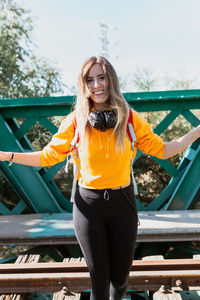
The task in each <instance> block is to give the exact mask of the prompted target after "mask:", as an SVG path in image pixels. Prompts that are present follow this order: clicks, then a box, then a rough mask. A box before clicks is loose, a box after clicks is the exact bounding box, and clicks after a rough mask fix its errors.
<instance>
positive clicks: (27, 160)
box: [0, 151, 42, 167]
mask: <svg viewBox="0 0 200 300" xmlns="http://www.w3.org/2000/svg"><path fill="white" fill-rule="evenodd" d="M41 152H42V151H37V152H27V153H18V152H17V153H16V152H3V151H0V161H12V162H14V163H16V164H22V165H27V166H32V167H36V166H38V167H40V166H41V158H40V157H41ZM12 157H13V158H12ZM11 158H12V160H11Z"/></svg>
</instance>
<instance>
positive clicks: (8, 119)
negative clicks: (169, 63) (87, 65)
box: [0, 90, 200, 299]
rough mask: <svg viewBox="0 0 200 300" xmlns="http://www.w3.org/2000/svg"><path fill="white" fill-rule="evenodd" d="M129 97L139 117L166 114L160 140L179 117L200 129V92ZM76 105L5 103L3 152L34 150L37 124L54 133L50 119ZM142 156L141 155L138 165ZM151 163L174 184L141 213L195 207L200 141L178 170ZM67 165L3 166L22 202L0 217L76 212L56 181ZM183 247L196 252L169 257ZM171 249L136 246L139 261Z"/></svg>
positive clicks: (1, 108) (0, 128)
mask: <svg viewBox="0 0 200 300" xmlns="http://www.w3.org/2000/svg"><path fill="white" fill-rule="evenodd" d="M124 97H125V99H126V100H127V101H128V103H129V104H130V105H131V107H133V108H134V109H135V110H136V111H138V112H155V111H158V112H163V111H165V112H166V113H165V114H163V115H164V117H163V119H162V120H161V121H160V123H159V124H158V125H157V126H156V127H155V129H154V131H155V132H156V133H157V134H158V135H160V134H162V133H163V132H164V131H165V130H166V129H167V128H168V127H169V126H173V121H174V120H175V119H176V118H177V117H178V116H180V115H181V116H182V117H183V118H185V119H186V120H187V121H188V122H189V123H190V124H191V125H192V126H194V127H195V126H197V125H199V124H200V120H199V118H198V117H197V116H196V114H195V111H197V110H200V90H183V91H181V90H180V91H163V92H142V93H125V94H124ZM74 100H75V99H74V97H73V96H64V97H47V98H23V99H21V98H18V99H0V150H2V151H13V152H30V151H33V148H32V145H31V143H30V141H29V140H28V138H27V133H28V132H29V131H30V129H31V128H32V127H33V126H34V125H35V124H36V123H37V124H40V125H42V126H43V127H44V128H46V129H47V130H48V131H49V132H51V133H52V134H54V133H55V132H56V131H57V129H58V128H57V127H56V126H55V125H54V124H53V123H52V122H51V118H50V117H53V116H65V115H67V114H69V113H70V112H71V111H72V105H73V103H74ZM19 120H20V122H19ZM152 125H153V124H152ZM140 155H141V153H140V151H138V153H137V156H136V159H135V160H137V159H138V158H139V157H140ZM152 158H153V159H154V160H155V161H156V162H157V163H158V164H160V165H161V167H162V168H163V169H165V170H166V172H167V173H168V174H169V175H170V178H171V179H170V181H169V184H168V186H167V187H166V188H165V189H164V190H163V191H162V192H161V193H160V194H159V195H158V196H157V197H156V198H155V199H153V200H152V202H151V203H149V204H148V205H147V206H144V205H143V204H142V203H141V202H140V201H139V200H138V199H137V206H138V209H139V210H154V211H155V210H156V211H157V210H176V209H180V210H184V209H192V208H194V207H196V205H197V203H198V201H199V200H200V175H199V171H200V139H198V140H197V141H196V142H194V143H193V144H192V145H191V146H190V147H188V149H186V151H184V154H183V157H182V159H181V161H180V163H179V165H178V167H175V166H174V165H172V164H171V163H170V162H169V161H168V160H159V159H157V158H155V157H152ZM64 164H65V162H62V163H59V164H57V165H55V166H53V167H50V168H40V167H28V166H23V165H17V164H12V166H9V164H8V162H0V171H1V173H2V174H3V176H4V177H5V178H6V180H7V181H8V182H9V184H10V185H11V186H12V188H13V189H14V190H15V192H16V194H17V197H18V201H17V202H16V205H15V207H12V208H9V207H8V206H6V205H5V203H4V202H0V214H2V215H16V214H21V213H23V212H24V210H25V209H26V210H28V212H30V213H59V212H71V211H72V203H70V201H69V200H68V199H66V197H65V196H64V195H63V193H62V192H61V190H60V189H59V188H58V186H57V184H56V183H55V181H54V179H53V178H54V176H55V175H56V174H57V173H58V172H59V171H60V169H61V168H62V167H63V165H64ZM38 195H39V196H38ZM183 247H184V249H185V251H186V252H187V253H188V255H192V254H195V253H196V252H195V249H194V248H193V247H191V245H189V246H188V245H183V244H180V243H179V244H178V243H176V244H175V243H174V244H173V251H171V252H170V254H166V255H165V257H166V258H167V257H168V258H169V257H176V256H177V253H178V252H180V249H181V251H182V249H183ZM167 248H169V245H165V244H164V243H163V244H161V243H159V244H156V243H155V244H154V245H153V246H151V247H150V246H148V247H146V246H145V244H144V243H140V244H138V245H137V247H136V258H140V257H142V256H144V255H152V254H160V253H161V252H164V253H166V249H167ZM73 251H74V252H73ZM198 252H199V251H198ZM74 253H75V255H76V251H75V250H74V249H72V250H71V254H72V255H74ZM58 259H59V258H58ZM145 299H146V298H145Z"/></svg>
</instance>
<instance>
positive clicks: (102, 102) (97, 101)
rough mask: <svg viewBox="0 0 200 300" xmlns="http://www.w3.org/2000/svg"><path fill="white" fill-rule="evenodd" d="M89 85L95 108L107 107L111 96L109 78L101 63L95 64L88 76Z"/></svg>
mask: <svg viewBox="0 0 200 300" xmlns="http://www.w3.org/2000/svg"><path fill="white" fill-rule="evenodd" d="M86 83H87V87H88V89H89V91H90V98H91V100H92V101H93V107H94V108H95V110H102V109H104V108H106V106H107V105H106V104H107V103H106V102H107V100H108V98H109V91H108V80H107V78H106V75H105V74H104V72H103V68H102V66H101V65H100V64H99V63H96V64H94V65H93V66H92V67H91V68H90V71H89V73H88V76H87V78H86Z"/></svg>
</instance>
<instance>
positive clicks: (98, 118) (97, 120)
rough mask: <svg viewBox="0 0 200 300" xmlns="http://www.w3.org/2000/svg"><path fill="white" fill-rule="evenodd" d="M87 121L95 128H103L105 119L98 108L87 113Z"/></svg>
mask: <svg viewBox="0 0 200 300" xmlns="http://www.w3.org/2000/svg"><path fill="white" fill-rule="evenodd" d="M89 122H90V124H91V126H92V127H94V128H96V129H101V130H105V126H106V121H105V116H104V113H103V112H102V111H100V110H96V111H91V112H90V114H89Z"/></svg>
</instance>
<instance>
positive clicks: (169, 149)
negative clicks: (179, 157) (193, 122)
mask: <svg viewBox="0 0 200 300" xmlns="http://www.w3.org/2000/svg"><path fill="white" fill-rule="evenodd" d="M199 137H200V125H199V126H197V127H196V128H194V129H192V130H191V131H190V132H188V133H187V134H185V135H184V136H182V137H180V138H179V139H177V140H174V141H171V142H169V143H165V152H164V156H163V159H166V158H169V157H171V156H174V155H176V154H178V153H179V152H181V151H182V150H184V149H185V148H187V147H188V146H189V145H190V144H191V143H193V142H194V141H195V140H196V139H198V138H199Z"/></svg>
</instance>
